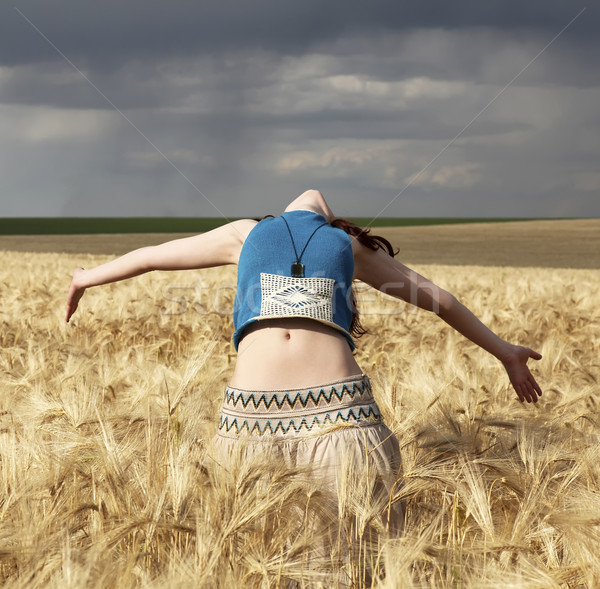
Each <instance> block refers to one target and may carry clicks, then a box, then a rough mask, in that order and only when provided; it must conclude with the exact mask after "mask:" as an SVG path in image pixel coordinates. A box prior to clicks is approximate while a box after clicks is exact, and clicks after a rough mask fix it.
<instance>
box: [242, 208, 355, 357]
mask: <svg viewBox="0 0 600 589" xmlns="http://www.w3.org/2000/svg"><path fill="white" fill-rule="evenodd" d="M298 263H300V264H301V265H302V266H303V274H304V276H297V275H296V276H294V274H297V273H298V266H297V265H298ZM353 273H354V258H353V253H352V247H351V241H350V237H349V235H348V234H347V233H345V232H344V231H343V230H341V229H337V228H334V227H332V226H331V225H329V224H328V223H327V222H326V220H325V218H324V217H323V216H322V215H320V214H318V213H315V212H313V211H307V210H294V211H288V212H286V213H284V214H283V215H282V216H281V217H269V218H266V219H263V220H262V221H260V222H259V223H258V224H257V225H256V226H255V227H254V228H253V229H252V231H251V232H250V234H249V235H248V237H247V239H246V241H245V243H244V245H243V247H242V250H241V253H240V258H239V262H238V284H237V294H236V300H235V305H234V315H233V319H234V326H235V329H236V331H235V334H234V338H233V341H234V345H235V347H236V349H237V347H238V344H239V342H240V340H241V339H242V337H243V336H244V335H245V333H246V331H247V329H248V328H249V327H250V326H251V325H253V324H255V323H256V322H260V321H264V320H267V319H284V318H285V319H289V318H292V317H303V318H307V319H313V320H315V321H318V322H319V323H321V324H324V325H328V326H329V327H332V328H334V329H336V330H337V331H338V332H340V333H342V334H343V335H344V336H345V337H346V339H347V341H348V344H349V346H350V348H351V349H354V342H353V341H352V338H351V336H350V333H349V330H350V324H351V322H352V303H351V288H352V276H353Z"/></svg>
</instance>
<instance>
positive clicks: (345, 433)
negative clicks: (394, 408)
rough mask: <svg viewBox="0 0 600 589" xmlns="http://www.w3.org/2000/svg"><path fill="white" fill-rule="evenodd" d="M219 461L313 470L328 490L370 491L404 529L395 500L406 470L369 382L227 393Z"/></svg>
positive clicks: (350, 379)
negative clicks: (233, 458) (238, 458)
mask: <svg viewBox="0 0 600 589" xmlns="http://www.w3.org/2000/svg"><path fill="white" fill-rule="evenodd" d="M214 445H215V449H216V451H217V452H218V454H219V455H220V459H221V460H227V457H228V456H229V457H231V456H234V455H237V456H239V453H240V451H242V452H243V453H244V456H245V457H247V458H248V459H256V458H260V457H261V456H264V457H265V458H266V459H268V460H269V461H272V462H273V463H279V464H281V465H284V466H285V467H287V468H291V469H298V468H299V469H303V468H307V469H309V470H310V472H311V473H312V475H313V476H314V477H315V479H316V480H318V482H319V485H320V486H321V488H322V490H329V491H333V492H334V494H337V495H344V494H346V493H347V492H348V490H349V489H351V488H356V487H357V486H358V487H360V488H361V489H365V488H368V489H369V495H370V498H371V500H373V501H377V502H378V503H380V504H381V505H382V506H387V511H388V513H387V516H386V519H387V520H388V523H389V524H390V525H391V527H392V528H394V529H396V530H397V529H398V528H399V527H401V522H400V521H399V519H401V518H402V508H401V505H400V504H399V502H396V501H395V500H394V496H395V493H396V491H397V490H398V480H399V474H400V468H401V459H400V449H399V445H398V440H397V439H396V437H395V436H394V434H393V433H392V432H391V430H390V429H389V428H388V427H387V426H386V425H385V423H384V422H383V419H382V416H381V412H380V410H379V407H378V406H377V403H376V402H375V400H374V398H373V394H372V391H371V383H370V381H369V378H368V377H367V376H366V375H358V376H351V377H348V378H346V379H343V380H339V381H335V382H329V383H326V384H320V385H317V386H312V387H307V388H303V389H293V390H277V391H245V390H240V389H237V388H234V387H227V388H226V390H225V398H224V402H223V408H222V410H221V416H220V419H219V428H218V432H217V435H216V436H215V439H214Z"/></svg>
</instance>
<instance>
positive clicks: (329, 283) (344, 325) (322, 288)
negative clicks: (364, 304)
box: [66, 190, 542, 515]
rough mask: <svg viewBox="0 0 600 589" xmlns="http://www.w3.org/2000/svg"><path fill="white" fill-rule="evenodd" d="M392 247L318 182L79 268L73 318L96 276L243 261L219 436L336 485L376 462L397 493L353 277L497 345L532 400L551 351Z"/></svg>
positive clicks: (228, 446)
mask: <svg viewBox="0 0 600 589" xmlns="http://www.w3.org/2000/svg"><path fill="white" fill-rule="evenodd" d="M332 223H333V225H332ZM336 226H342V227H343V228H345V229H346V230H345V231H344V230H342V229H340V228H338V227H336ZM351 233H354V235H352V234H351ZM388 246H389V244H387V243H386V242H385V240H381V239H377V238H372V237H370V236H366V234H362V235H361V234H359V233H357V232H356V231H352V230H351V229H349V226H348V224H345V223H343V222H340V221H339V220H335V217H334V215H333V213H332V211H331V209H330V208H329V206H328V205H327V203H326V202H325V199H324V198H323V196H322V194H321V193H320V192H319V191H317V190H309V191H307V192H305V193H304V194H302V195H301V196H299V197H298V198H297V199H296V200H294V201H293V202H292V203H291V204H290V205H289V206H288V207H287V208H286V210H285V212H284V214H283V215H281V216H280V217H271V218H266V219H264V220H262V221H260V222H258V221H255V220H250V219H246V220H240V221H235V222H232V223H229V224H227V225H224V226H222V227H219V228H217V229H214V230H213V231H210V232H207V233H204V234H201V235H198V236H195V237H189V238H185V239H178V240H175V241H171V242H168V243H164V244H162V245H158V246H154V247H145V248H141V249H138V250H135V251H133V252H130V253H128V254H126V255H124V256H122V257H120V258H118V259H116V260H113V261H111V262H108V263H106V264H103V265H101V266H98V267H96V268H94V269H91V270H84V269H77V270H75V273H74V275H73V281H72V284H71V288H70V291H69V295H68V301H67V315H66V320H67V321H69V319H70V318H71V316H72V315H73V313H74V312H75V310H76V309H77V306H78V303H79V301H80V299H81V297H82V295H83V294H84V292H85V289H86V288H89V287H91V286H97V285H100V284H106V283H109V282H114V281H117V280H123V279H125V278H130V277H132V276H137V275H139V274H142V273H144V272H148V271H151V270H183V269H199V268H208V267H213V266H220V265H224V264H238V290H237V295H236V301H235V306H234V325H235V329H236V331H235V334H234V344H235V346H236V348H237V351H238V357H237V361H236V365H235V369H234V371H233V375H232V376H231V380H230V385H229V386H228V387H227V389H226V393H225V401H224V405H223V411H222V414H221V419H220V423H219V430H218V434H217V437H216V444H217V447H218V448H219V449H220V451H223V452H224V453H225V454H228V453H229V454H230V453H232V452H233V451H234V450H235V449H236V448H239V447H240V445H241V444H240V442H241V441H244V444H243V445H244V446H245V448H246V449H247V451H249V452H259V453H266V452H267V451H268V452H273V453H275V455H276V457H277V458H278V459H281V460H283V461H284V462H285V463H286V464H288V465H289V466H307V465H311V466H313V467H316V468H318V469H319V470H318V472H319V473H320V475H322V476H323V477H324V480H326V481H329V482H328V483H326V484H333V486H334V487H335V482H336V477H337V476H338V475H339V472H340V471H339V469H340V467H341V465H342V464H344V465H345V466H348V465H352V467H353V468H355V469H356V468H357V469H359V470H360V469H361V468H362V469H363V470H364V468H365V467H366V466H367V465H372V466H373V467H374V469H373V468H371V467H370V466H369V469H370V472H376V473H377V477H378V478H379V483H382V484H383V487H382V488H383V489H384V491H385V492H386V493H387V492H389V491H390V489H391V488H392V486H393V484H394V481H395V480H396V478H397V474H398V469H399V468H400V455H399V449H398V442H397V440H396V439H395V437H394V436H393V434H392V433H391V431H390V430H389V429H388V428H387V427H386V426H385V424H384V423H383V422H382V419H381V415H380V412H379V409H378V407H377V404H376V403H375V401H374V400H373V397H372V395H371V389H370V385H369V381H368V378H367V377H366V376H365V375H363V373H362V371H361V369H360V367H359V366H358V364H357V363H356V361H355V359H354V356H353V354H352V351H353V349H354V341H353V338H352V333H351V331H354V332H356V311H355V308H354V305H353V297H352V291H351V285H352V280H353V279H358V280H361V281H363V282H365V283H367V284H369V285H371V286H373V287H374V288H377V289H379V290H380V291H383V292H385V293H386V294H388V295H392V296H394V297H397V298H399V299H403V300H404V301H407V302H409V303H411V304H413V305H416V306H417V307H420V308H422V309H426V310H429V311H433V312H435V313H437V314H438V315H439V316H440V317H441V318H442V319H443V320H444V321H446V323H448V324H449V325H450V326H452V327H453V328H455V329H456V330H458V331H459V332H460V333H462V334H463V335H464V336H466V337H467V338H469V339H470V340H472V341H473V342H475V343H476V344H477V345H479V346H481V347H482V348H483V349H485V350H486V351H488V352H490V353H491V354H493V355H494V356H496V358H498V359H499V360H500V361H501V362H502V363H503V365H504V367H505V369H506V371H507V373H508V376H509V379H510V382H511V383H512V386H513V387H514V389H515V391H516V393H517V396H518V398H519V400H520V401H527V402H529V403H531V402H534V403H535V402H536V401H537V400H538V397H539V396H541V394H542V392H541V390H540V387H539V386H538V384H537V382H536V381H535V379H534V378H533V376H532V375H531V373H530V371H529V369H528V367H527V361H528V359H529V358H534V359H540V358H541V356H540V354H538V353H536V352H534V351H533V350H531V349H529V348H526V347H522V346H516V345H513V344H510V343H508V342H506V341H503V340H502V339H500V338H499V337H498V336H497V335H495V334H494V333H493V332H492V331H490V330H489V329H488V328H487V327H486V326H485V325H483V324H482V323H481V322H480V321H479V320H478V319H477V318H476V317H475V316H474V315H473V314H472V313H471V312H470V311H469V310H468V309H467V308H466V307H464V306H463V305H462V304H461V303H459V302H458V301H457V300H456V299H455V298H454V297H453V296H452V295H451V294H449V293H448V292H446V291H445V290H443V289H441V288H439V287H437V286H436V285H434V284H433V283H431V282H430V281H428V280H427V279H426V278H424V277H423V276H420V275H419V274H417V273H416V272H414V271H412V270H410V269H409V268H407V267H406V266H404V265H402V264H401V263H400V262H398V261H397V260H395V259H394V257H393V252H392V251H391V247H388ZM386 250H389V251H386ZM369 469H367V470H369ZM379 483H378V484H379ZM380 486H381V485H380ZM374 488H375V487H374ZM397 515H398V514H397Z"/></svg>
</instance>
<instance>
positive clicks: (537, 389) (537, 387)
mask: <svg viewBox="0 0 600 589" xmlns="http://www.w3.org/2000/svg"><path fill="white" fill-rule="evenodd" d="M529 382H530V383H531V386H532V387H533V389H534V391H535V392H536V393H537V395H538V397H541V396H542V389H541V387H540V385H539V384H538V383H537V380H535V378H533V376H531V375H530V378H529Z"/></svg>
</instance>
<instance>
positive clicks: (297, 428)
mask: <svg viewBox="0 0 600 589" xmlns="http://www.w3.org/2000/svg"><path fill="white" fill-rule="evenodd" d="M374 423H381V412H380V411H379V407H378V406H377V403H375V400H374V399H373V394H372V392H371V383H370V381H369V378H368V377H367V376H365V375H360V376H356V377H354V376H352V377H350V378H349V379H344V380H340V381H336V382H332V383H327V384H323V385H317V386H314V387H308V388H304V389H293V390H287V391H252V392H251V391H242V390H239V389H235V388H232V387H227V388H226V389H225V399H224V402H223V408H222V410H221V417H220V420H219V435H222V436H223V435H224V436H230V437H238V436H239V435H258V436H263V435H265V434H266V435H278V436H286V437H288V436H295V435H297V434H312V433H319V432H318V430H323V428H327V427H330V426H332V425H341V424H346V425H358V426H364V425H371V424H374Z"/></svg>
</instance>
